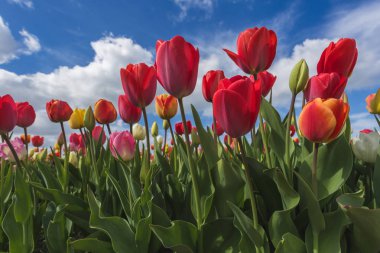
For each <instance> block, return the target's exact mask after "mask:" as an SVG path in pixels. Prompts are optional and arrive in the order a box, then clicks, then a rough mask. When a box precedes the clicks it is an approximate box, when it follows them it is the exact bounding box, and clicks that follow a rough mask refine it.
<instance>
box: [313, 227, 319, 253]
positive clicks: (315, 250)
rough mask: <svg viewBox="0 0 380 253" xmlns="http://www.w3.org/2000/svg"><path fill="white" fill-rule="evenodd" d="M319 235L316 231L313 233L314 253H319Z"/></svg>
mask: <svg viewBox="0 0 380 253" xmlns="http://www.w3.org/2000/svg"><path fill="white" fill-rule="evenodd" d="M318 241H319V233H318V232H316V231H313V253H319V245H318Z"/></svg>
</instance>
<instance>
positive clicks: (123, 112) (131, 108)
mask: <svg viewBox="0 0 380 253" xmlns="http://www.w3.org/2000/svg"><path fill="white" fill-rule="evenodd" d="M117 105H118V107H119V114H120V118H121V119H122V120H123V121H124V122H125V123H128V124H134V123H137V122H139V121H140V118H141V114H142V111H141V108H140V107H137V106H135V105H134V104H132V103H131V102H130V101H129V99H128V96H127V95H120V96H119V99H118V101H117Z"/></svg>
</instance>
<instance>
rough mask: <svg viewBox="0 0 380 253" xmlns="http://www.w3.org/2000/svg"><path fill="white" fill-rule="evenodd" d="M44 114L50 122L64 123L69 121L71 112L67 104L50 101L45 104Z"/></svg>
mask: <svg viewBox="0 0 380 253" xmlns="http://www.w3.org/2000/svg"><path fill="white" fill-rule="evenodd" d="M46 112H47V114H48V116H49V119H50V120H51V121H52V122H64V121H68V120H69V119H70V116H71V114H72V113H73V110H72V109H71V107H70V106H69V104H68V103H67V102H65V101H61V100H56V99H52V100H51V101H50V102H47V103H46Z"/></svg>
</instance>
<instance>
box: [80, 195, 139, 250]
mask: <svg viewBox="0 0 380 253" xmlns="http://www.w3.org/2000/svg"><path fill="white" fill-rule="evenodd" d="M88 203H89V205H90V209H91V215H90V227H92V228H95V229H99V230H101V231H103V232H105V233H106V234H107V235H108V236H109V238H110V239H111V243H112V248H113V249H114V250H115V251H116V252H117V253H129V252H138V251H137V247H136V243H135V238H134V234H133V232H132V230H131V228H130V227H129V225H128V223H127V222H126V220H125V219H123V218H120V217H104V216H103V215H102V213H101V210H100V203H99V201H98V200H97V199H96V198H95V196H94V193H93V192H92V191H91V189H88Z"/></svg>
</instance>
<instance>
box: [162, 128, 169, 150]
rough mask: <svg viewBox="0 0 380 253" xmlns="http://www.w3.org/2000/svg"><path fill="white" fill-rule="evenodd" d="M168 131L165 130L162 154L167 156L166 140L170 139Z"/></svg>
mask: <svg viewBox="0 0 380 253" xmlns="http://www.w3.org/2000/svg"><path fill="white" fill-rule="evenodd" d="M167 135H168V129H165V134H164V146H163V148H162V154H163V155H164V156H165V149H166V138H167V137H168V136H167Z"/></svg>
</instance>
